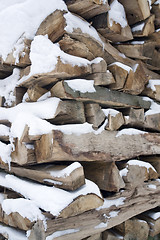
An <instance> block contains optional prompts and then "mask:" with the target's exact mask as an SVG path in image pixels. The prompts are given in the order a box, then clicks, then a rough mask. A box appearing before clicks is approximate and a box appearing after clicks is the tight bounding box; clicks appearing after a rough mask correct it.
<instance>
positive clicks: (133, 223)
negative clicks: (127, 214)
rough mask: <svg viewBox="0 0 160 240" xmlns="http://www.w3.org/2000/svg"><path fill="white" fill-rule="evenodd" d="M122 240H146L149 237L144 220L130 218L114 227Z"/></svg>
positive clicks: (147, 227)
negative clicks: (121, 236)
mask: <svg viewBox="0 0 160 240" xmlns="http://www.w3.org/2000/svg"><path fill="white" fill-rule="evenodd" d="M115 229H117V230H118V231H119V232H120V233H121V234H122V235H123V237H124V239H138V240H147V239H148V235H149V226H148V223H147V222H146V221H144V220H140V219H137V218H131V219H129V220H127V221H125V222H123V223H121V224H120V225H117V226H116V227H115Z"/></svg>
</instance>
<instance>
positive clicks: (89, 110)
mask: <svg viewBox="0 0 160 240" xmlns="http://www.w3.org/2000/svg"><path fill="white" fill-rule="evenodd" d="M85 115H86V120H87V122H89V123H91V124H93V128H95V129H96V128H98V127H99V126H100V125H101V124H102V123H103V122H104V120H105V114H104V113H103V111H102V109H101V107H100V106H99V105H98V104H97V103H86V104H85Z"/></svg>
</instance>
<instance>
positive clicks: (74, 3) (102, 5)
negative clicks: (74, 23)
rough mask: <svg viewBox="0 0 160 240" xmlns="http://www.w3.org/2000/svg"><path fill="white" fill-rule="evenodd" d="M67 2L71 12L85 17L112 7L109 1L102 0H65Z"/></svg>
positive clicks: (87, 17)
mask: <svg viewBox="0 0 160 240" xmlns="http://www.w3.org/2000/svg"><path fill="white" fill-rule="evenodd" d="M65 3H66V4H67V7H68V9H69V10H70V11H71V12H73V13H76V14H78V15H80V16H82V17H83V18H85V19H90V18H92V17H94V16H96V15H99V14H101V13H104V12H107V11H108V10H109V9H110V7H109V5H108V1H105V2H103V1H101V0H87V1H86V0H65Z"/></svg>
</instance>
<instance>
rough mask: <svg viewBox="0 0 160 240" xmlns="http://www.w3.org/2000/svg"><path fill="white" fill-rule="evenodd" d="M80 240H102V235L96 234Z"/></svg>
mask: <svg viewBox="0 0 160 240" xmlns="http://www.w3.org/2000/svg"><path fill="white" fill-rule="evenodd" d="M82 240H102V234H101V233H97V234H94V235H91V236H90V237H86V238H83V239H82Z"/></svg>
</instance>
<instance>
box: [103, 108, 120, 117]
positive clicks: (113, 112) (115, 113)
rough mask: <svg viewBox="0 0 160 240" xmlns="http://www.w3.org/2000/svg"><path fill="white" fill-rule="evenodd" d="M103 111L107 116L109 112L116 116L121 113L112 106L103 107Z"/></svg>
mask: <svg viewBox="0 0 160 240" xmlns="http://www.w3.org/2000/svg"><path fill="white" fill-rule="evenodd" d="M102 111H103V112H104V114H105V116H106V117H108V115H109V114H110V115H111V116H113V117H115V116H116V115H117V114H118V113H119V111H117V110H115V109H112V108H107V109H102Z"/></svg>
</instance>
